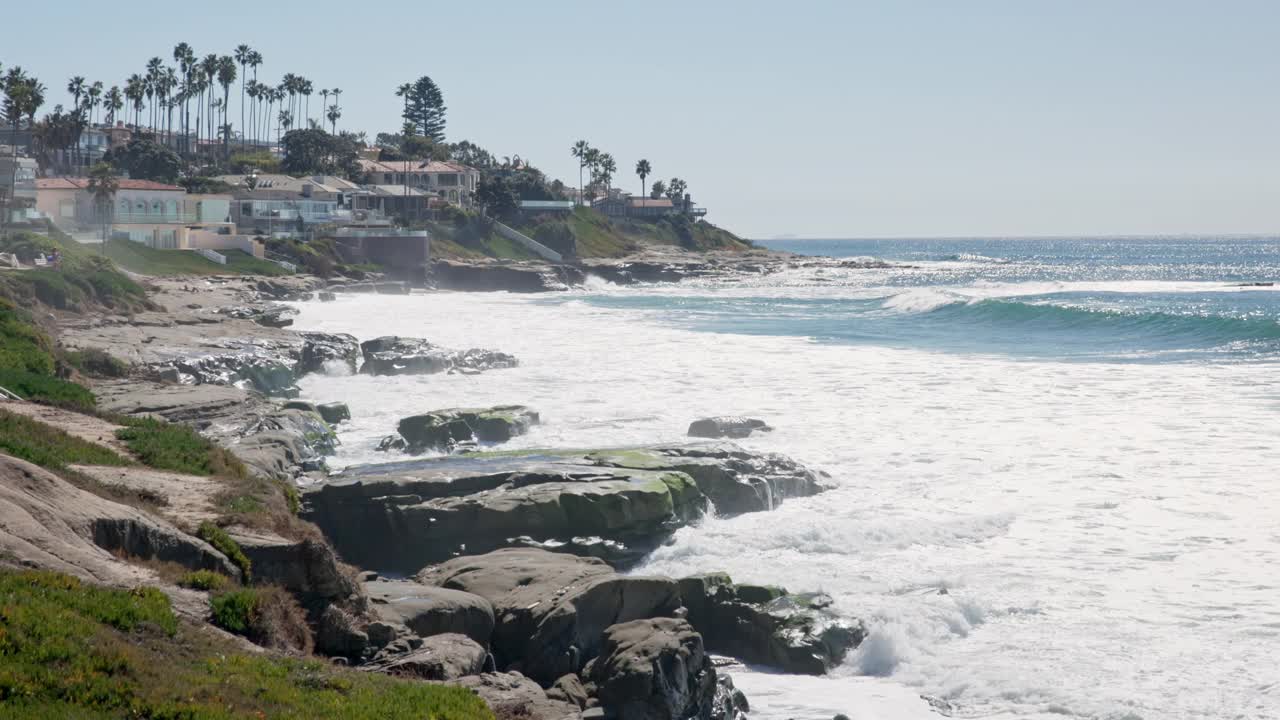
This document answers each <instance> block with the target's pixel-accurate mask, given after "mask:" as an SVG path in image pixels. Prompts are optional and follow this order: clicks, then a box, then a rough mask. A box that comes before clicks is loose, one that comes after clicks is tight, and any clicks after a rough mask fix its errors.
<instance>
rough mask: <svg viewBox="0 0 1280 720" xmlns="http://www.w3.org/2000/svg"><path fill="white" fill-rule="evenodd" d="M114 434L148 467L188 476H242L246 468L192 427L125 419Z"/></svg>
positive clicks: (157, 421) (149, 420) (153, 420)
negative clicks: (123, 426) (122, 425)
mask: <svg viewBox="0 0 1280 720" xmlns="http://www.w3.org/2000/svg"><path fill="white" fill-rule="evenodd" d="M123 422H124V423H125V425H127V427H125V428H122V429H120V430H117V431H116V437H118V438H120V439H121V440H123V441H124V443H125V445H126V446H127V447H128V448H129V450H130V451H132V452H133V453H134V454H135V455H137V456H138V459H139V460H141V461H142V463H143V464H144V465H146V466H148V467H153V468H156V469H157V470H172V471H174V472H181V473H187V474H189V475H205V476H208V475H225V476H231V477H244V476H245V475H246V474H247V473H248V471H247V470H246V469H245V467H244V464H243V463H241V462H240V461H239V460H238V459H236V457H235V456H234V455H232V454H231V453H230V452H228V451H227V450H226V449H225V448H222V447H219V446H218V445H216V444H214V443H212V442H210V441H209V440H208V439H206V438H204V437H201V436H200V434H199V433H197V432H196V431H195V430H194V429H193V428H191V427H190V426H187V425H183V424H181V423H168V422H165V421H163V420H156V419H154V418H125V419H124V421H123Z"/></svg>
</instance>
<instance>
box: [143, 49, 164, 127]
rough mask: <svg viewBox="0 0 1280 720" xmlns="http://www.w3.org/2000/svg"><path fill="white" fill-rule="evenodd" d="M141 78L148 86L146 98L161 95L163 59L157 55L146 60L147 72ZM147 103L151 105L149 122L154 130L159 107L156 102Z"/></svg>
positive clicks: (158, 118)
mask: <svg viewBox="0 0 1280 720" xmlns="http://www.w3.org/2000/svg"><path fill="white" fill-rule="evenodd" d="M143 79H144V80H145V81H146V86H145V87H146V88H149V92H148V93H147V98H148V100H150V99H151V98H153V97H156V96H159V95H162V94H163V93H161V92H160V90H161V86H162V85H163V83H164V61H163V60H161V59H160V58H158V57H153V58H151V59H150V60H148V61H147V73H146V74H145V75H143ZM148 104H149V105H150V106H151V107H150V110H151V118H150V120H151V122H150V123H149V124H150V126H151V129H152V131H153V132H154V131H155V127H156V125H158V124H159V123H160V115H159V110H160V108H159V104H158V103H154V102H149V103H148Z"/></svg>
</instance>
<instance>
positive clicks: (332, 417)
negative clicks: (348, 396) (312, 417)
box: [316, 402, 351, 425]
mask: <svg viewBox="0 0 1280 720" xmlns="http://www.w3.org/2000/svg"><path fill="white" fill-rule="evenodd" d="M316 411H317V412H319V413H320V417H321V418H323V419H324V421H325V422H327V423H329V424H330V425H337V424H338V423H340V422H343V421H344V420H350V419H351V408H348V407H347V404H346V403H340V402H333V403H325V404H323V405H317V406H316Z"/></svg>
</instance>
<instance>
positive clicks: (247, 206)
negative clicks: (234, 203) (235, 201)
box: [240, 202, 253, 217]
mask: <svg viewBox="0 0 1280 720" xmlns="http://www.w3.org/2000/svg"><path fill="white" fill-rule="evenodd" d="M240 215H241V216H247V217H253V203H251V202H242V203H240Z"/></svg>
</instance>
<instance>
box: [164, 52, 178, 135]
mask: <svg viewBox="0 0 1280 720" xmlns="http://www.w3.org/2000/svg"><path fill="white" fill-rule="evenodd" d="M179 85H180V83H179V81H178V71H177V70H174V69H173V68H172V67H166V68H165V69H164V72H162V73H161V74H160V94H161V95H162V96H163V97H164V134H165V138H166V142H169V143H172V142H173V109H174V108H175V107H177V105H178V98H177V97H175V96H174V94H173V91H174V90H177V89H178V88H179Z"/></svg>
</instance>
